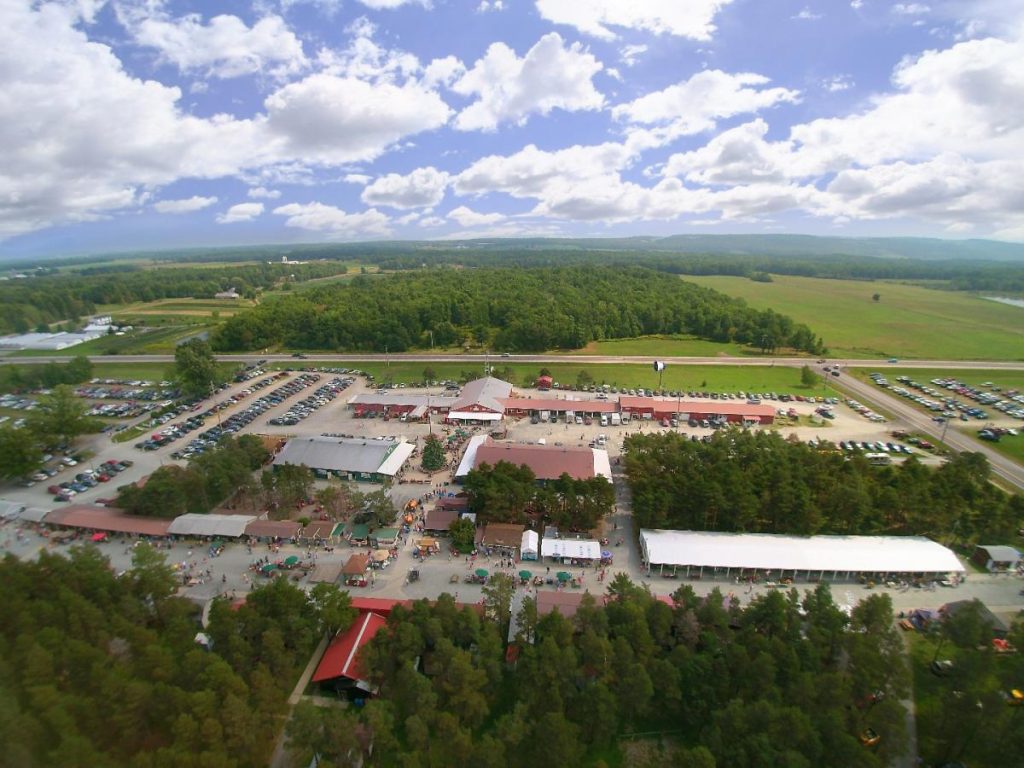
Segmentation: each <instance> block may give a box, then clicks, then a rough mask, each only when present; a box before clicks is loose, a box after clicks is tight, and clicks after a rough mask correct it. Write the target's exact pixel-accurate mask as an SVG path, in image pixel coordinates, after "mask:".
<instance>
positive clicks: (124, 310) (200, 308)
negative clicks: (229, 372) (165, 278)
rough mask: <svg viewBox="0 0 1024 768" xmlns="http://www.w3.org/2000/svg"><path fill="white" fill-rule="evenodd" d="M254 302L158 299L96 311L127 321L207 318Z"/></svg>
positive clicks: (243, 307) (227, 314)
mask: <svg viewBox="0 0 1024 768" xmlns="http://www.w3.org/2000/svg"><path fill="white" fill-rule="evenodd" d="M255 303H256V302H254V301H250V300H249V299H160V300H158V301H145V302H136V303H133V304H113V305H107V306H102V307H100V308H99V309H98V310H97V312H98V313H99V314H111V315H113V316H114V319H116V320H121V321H129V322H130V321H131V318H133V317H147V318H148V316H150V315H157V316H159V315H170V316H175V315H184V316H192V317H202V318H208V317H211V316H212V315H213V313H214V312H218V313H219V314H220V315H221V316H222V317H230V316H231V315H234V314H236V313H238V312H239V311H241V310H243V309H247V308H248V307H252V306H254V305H255Z"/></svg>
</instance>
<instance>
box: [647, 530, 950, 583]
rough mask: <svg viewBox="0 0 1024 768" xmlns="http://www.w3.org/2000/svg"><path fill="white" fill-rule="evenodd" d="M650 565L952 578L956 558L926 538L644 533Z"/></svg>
mask: <svg viewBox="0 0 1024 768" xmlns="http://www.w3.org/2000/svg"><path fill="white" fill-rule="evenodd" d="M640 540H641V546H642V548H643V551H644V552H645V553H646V555H647V560H648V562H649V563H651V565H694V566H717V567H724V568H759V569H762V570H794V569H795V570H800V571H858V572H862V571H863V572H888V573H949V572H951V571H963V570H964V567H963V566H962V565H961V564H960V561H959V560H958V559H957V557H956V555H955V554H953V552H951V551H950V550H949V549H947V548H946V547H943V546H942V545H940V544H936V543H935V542H934V541H931V540H930V539H926V538H924V537H922V536H807V537H802V536H777V535H774V534H764V533H756V534H754V533H712V532H706V531H664V530H647V529H645V530H641V531H640Z"/></svg>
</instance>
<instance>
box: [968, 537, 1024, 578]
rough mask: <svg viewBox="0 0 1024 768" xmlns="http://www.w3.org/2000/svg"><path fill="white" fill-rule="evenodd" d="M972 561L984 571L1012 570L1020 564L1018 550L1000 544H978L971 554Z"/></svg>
mask: <svg viewBox="0 0 1024 768" xmlns="http://www.w3.org/2000/svg"><path fill="white" fill-rule="evenodd" d="M971 560H972V562H974V563H976V564H977V565H980V566H981V567H982V568H984V569H985V570H986V571H990V572H993V571H1012V570H1015V569H1016V568H1017V566H1019V565H1020V560H1021V558H1020V552H1018V551H1017V550H1016V549H1015V548H1014V547H1007V546H1004V545H1002V544H979V545H978V546H977V547H975V548H974V554H973V555H971Z"/></svg>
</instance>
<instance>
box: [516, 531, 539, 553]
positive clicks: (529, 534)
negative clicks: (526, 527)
mask: <svg viewBox="0 0 1024 768" xmlns="http://www.w3.org/2000/svg"><path fill="white" fill-rule="evenodd" d="M539 543H540V536H538V535H537V532H536V531H523V543H522V544H520V545H519V558H520V559H521V560H536V559H537V553H538V552H539V551H540V548H539V547H538V545H539Z"/></svg>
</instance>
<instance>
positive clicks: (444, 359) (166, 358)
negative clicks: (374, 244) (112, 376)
mask: <svg viewBox="0 0 1024 768" xmlns="http://www.w3.org/2000/svg"><path fill="white" fill-rule="evenodd" d="M73 357H74V356H73V355H70V354H69V355H47V356H45V357H10V356H7V357H4V356H0V364H3V363H13V364H32V363H49V362H58V363H61V362H67V361H68V360H71V359H73ZM89 359H90V360H92V361H93V362H94V363H169V362H174V355H92V356H90V358H89ZM217 359H218V360H223V361H226V362H241V363H251V362H256V361H257V360H267V361H271V362H277V363H284V362H288V363H295V364H296V365H308V364H310V363H322V362H350V363H351V362H366V361H380V362H383V361H385V360H391V361H393V362H400V361H405V362H422V363H467V362H480V363H483V362H485V361H487V360H493V361H494V362H495V363H500V362H501V361H502V360H508V361H509V362H514V363H593V364H598V363H634V364H641V365H647V364H650V362H651V361H652V359H653V358H652V357H651V356H649V355H564V354H551V355H509V356H508V357H507V358H506V357H504V356H503V355H498V354H492V355H478V354H472V355H470V354H464V355H463V354H459V355H451V354H433V353H429V352H426V353H413V354H402V355H396V354H392V355H380V354H355V355H346V354H330V355H307V356H306V357H305V358H302V359H299V358H295V357H293V356H292V355H287V354H285V355H280V354H277V355H273V354H268V355H259V354H245V355H217ZM658 359H659V360H663V361H665V362H667V363H669V364H670V365H785V366H802V365H806V364H807V363H808V362H811V360H810V359H809V358H806V357H724V356H723V357H714V356H711V357H671V356H659V357H658ZM829 362H830V363H839V364H840V365H842V366H844V367H849V368H868V367H871V368H875V367H878V366H879V365H882V366H886V367H890V368H891V367H893V366H894V365H896V364H893V363H888V362H885V361H884V360H876V359H856V358H851V359H846V360H844V359H841V358H829ZM898 365H899V367H900V368H945V369H950V370H960V369H966V370H969V369H983V370H997V369H999V370H1008V371H1024V360H1020V361H994V360H901V361H900V362H899V363H898Z"/></svg>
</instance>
